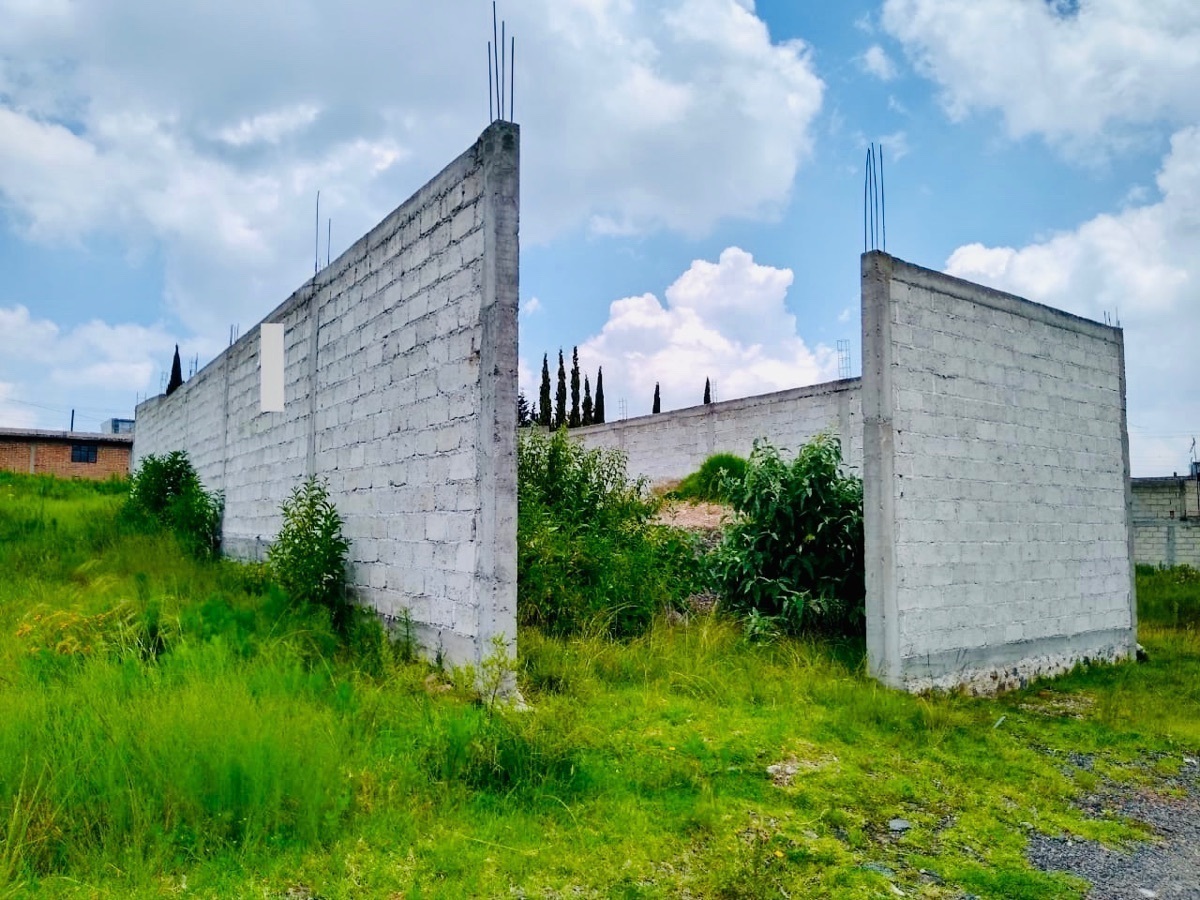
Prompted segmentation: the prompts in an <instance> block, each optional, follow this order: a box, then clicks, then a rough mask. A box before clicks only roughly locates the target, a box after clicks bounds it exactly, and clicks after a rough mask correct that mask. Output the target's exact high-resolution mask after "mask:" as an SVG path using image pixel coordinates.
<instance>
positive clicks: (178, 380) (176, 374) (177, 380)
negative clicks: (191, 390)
mask: <svg viewBox="0 0 1200 900" xmlns="http://www.w3.org/2000/svg"><path fill="white" fill-rule="evenodd" d="M182 385H183V367H182V366H180V365H179V345H178V344H176V345H175V358H174V359H173V360H171V380H170V381H168V382H167V396H168V397H170V396H171V395H172V394H173V393H175V392H176V391H177V390H179V388H180V387H181V386H182Z"/></svg>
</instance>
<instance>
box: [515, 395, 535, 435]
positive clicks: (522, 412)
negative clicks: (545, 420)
mask: <svg viewBox="0 0 1200 900" xmlns="http://www.w3.org/2000/svg"><path fill="white" fill-rule="evenodd" d="M530 424H532V422H531V419H530V415H529V401H528V400H526V399H525V392H524V391H518V392H517V427H518V428H524V427H525V426H526V425H530Z"/></svg>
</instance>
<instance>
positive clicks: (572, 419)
mask: <svg viewBox="0 0 1200 900" xmlns="http://www.w3.org/2000/svg"><path fill="white" fill-rule="evenodd" d="M579 422H580V419H579V348H578V347H572V348H571V415H570V416H569V417H568V418H567V427H568V428H578V427H579Z"/></svg>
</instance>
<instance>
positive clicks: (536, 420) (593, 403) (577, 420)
mask: <svg viewBox="0 0 1200 900" xmlns="http://www.w3.org/2000/svg"><path fill="white" fill-rule="evenodd" d="M579 374H580V373H579V348H578V347H572V348H571V374H570V398H571V405H570V407H568V406H567V396H568V391H567V384H568V376H567V368H566V362H565V360H564V359H563V352H562V348H561V347H560V348H559V351H558V378H557V379H556V387H555V391H554V398H553V401H552V400H551V394H550V355H549V354H548V353H543V354H542V380H541V385H540V387H539V390H538V400H537V403H536V404H533V405H531V404H530V403H529V400H528V399H527V398H526V397H525V392H524V391H521V392H519V393H518V394H517V425H518V426H519V427H522V428H524V427H527V426H530V425H540V426H541V427H543V428H553V429H555V430H558V429H559V428H562V427H563V426H564V425H565V426H566V427H567V428H580V427H585V426H588V425H603V424H604V421H605V419H604V367H603V366H600V367H599V368H598V369H597V370H596V395H595V399H593V398H592V386H591V382H590V381H589V380H588V377H587V375H584V376H583V397H582V400H581V399H580V392H579ZM712 402H713V399H712V380H711V379H709V378H705V379H704V399H703V400H702V403H703V404H704V405H705V406H707V405H709V404H710V403H712ZM660 412H662V392H661V390H660V387H659V382H657V381H656V382H654V399H653V401H652V402H651V406H650V414H651V415H657V414H658V413H660Z"/></svg>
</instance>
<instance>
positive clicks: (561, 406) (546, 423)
mask: <svg viewBox="0 0 1200 900" xmlns="http://www.w3.org/2000/svg"><path fill="white" fill-rule="evenodd" d="M570 385H571V389H570V397H571V405H570V407H568V406H567V368H566V363H565V361H564V359H563V352H562V348H561V347H560V348H559V351H558V377H557V379H556V384H555V390H554V399H553V401H551V396H550V355H549V354H548V353H543V354H542V380H541V385H540V387H539V389H538V399H537V403H536V405H532V406H531V405H530V403H529V401H528V399H527V398H526V397H525V394H524V392H521V393H518V394H517V425H518V426H520V427H526V426H529V425H540V426H542V427H543V428H553V429H555V430H557V429H559V428H562V427H563V426H564V425H565V426H566V427H567V428H580V427H583V426H586V425H603V424H604V421H605V419H604V367H603V366H601V367H600V368H598V369H597V370H596V394H595V397H594V398H593V396H592V382H591V379H589V378H588V376H587V375H583V393H582V397H581V396H580V372H579V348H578V347H572V348H571V375H570Z"/></svg>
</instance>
